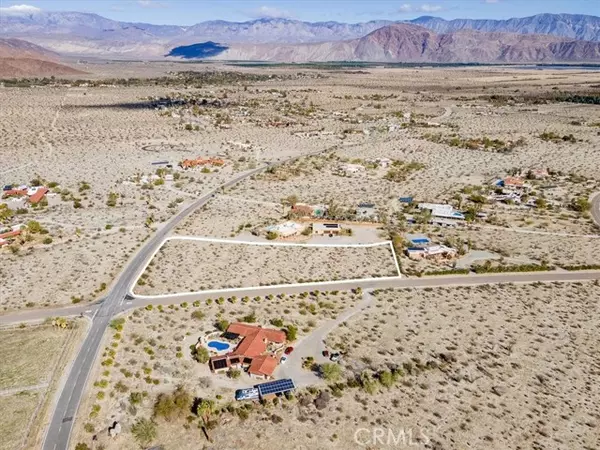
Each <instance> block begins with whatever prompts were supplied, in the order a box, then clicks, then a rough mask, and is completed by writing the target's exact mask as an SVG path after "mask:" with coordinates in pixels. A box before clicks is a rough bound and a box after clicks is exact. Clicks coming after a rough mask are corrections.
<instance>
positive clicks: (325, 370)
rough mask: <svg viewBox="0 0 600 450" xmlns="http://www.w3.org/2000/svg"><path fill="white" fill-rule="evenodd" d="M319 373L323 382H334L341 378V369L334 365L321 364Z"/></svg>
mask: <svg viewBox="0 0 600 450" xmlns="http://www.w3.org/2000/svg"><path fill="white" fill-rule="evenodd" d="M319 372H320V373H321V376H322V377H323V379H324V380H327V381H332V382H335V381H337V380H339V379H340V377H341V376H342V369H341V368H340V366H339V365H338V364H336V363H325V364H321V366H320V368H319Z"/></svg>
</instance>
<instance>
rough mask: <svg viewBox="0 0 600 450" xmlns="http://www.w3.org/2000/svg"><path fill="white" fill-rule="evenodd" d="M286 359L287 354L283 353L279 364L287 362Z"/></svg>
mask: <svg viewBox="0 0 600 450" xmlns="http://www.w3.org/2000/svg"><path fill="white" fill-rule="evenodd" d="M286 361H287V356H285V355H283V356H282V357H281V359H280V360H279V364H285V362H286Z"/></svg>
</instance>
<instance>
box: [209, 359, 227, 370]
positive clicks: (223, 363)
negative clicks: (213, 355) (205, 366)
mask: <svg viewBox="0 0 600 450" xmlns="http://www.w3.org/2000/svg"><path fill="white" fill-rule="evenodd" d="M212 366H213V369H215V370H219V369H224V368H225V367H227V360H226V359H217V360H216V361H213V362H212Z"/></svg>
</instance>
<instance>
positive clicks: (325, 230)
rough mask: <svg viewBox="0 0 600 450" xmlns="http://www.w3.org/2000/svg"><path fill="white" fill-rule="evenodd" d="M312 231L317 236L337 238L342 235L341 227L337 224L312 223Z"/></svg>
mask: <svg viewBox="0 0 600 450" xmlns="http://www.w3.org/2000/svg"><path fill="white" fill-rule="evenodd" d="M312 230H313V234H316V235H318V236H325V235H329V236H334V235H336V236H337V235H340V234H341V233H342V226H341V225H340V224H339V223H313V225H312Z"/></svg>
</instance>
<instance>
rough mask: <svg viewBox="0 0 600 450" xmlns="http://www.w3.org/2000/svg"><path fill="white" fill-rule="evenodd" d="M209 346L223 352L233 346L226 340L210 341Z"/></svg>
mask: <svg viewBox="0 0 600 450" xmlns="http://www.w3.org/2000/svg"><path fill="white" fill-rule="evenodd" d="M207 345H208V347H209V348H212V349H213V350H216V351H218V352H222V351H224V350H227V349H229V347H231V345H229V344H228V343H226V342H221V341H208V344H207Z"/></svg>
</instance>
